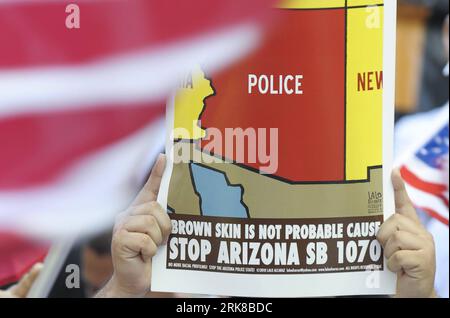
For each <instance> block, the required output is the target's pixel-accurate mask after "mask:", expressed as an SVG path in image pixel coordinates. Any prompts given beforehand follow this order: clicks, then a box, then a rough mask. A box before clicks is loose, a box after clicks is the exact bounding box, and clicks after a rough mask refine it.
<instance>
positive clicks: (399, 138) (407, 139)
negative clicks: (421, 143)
mask: <svg viewBox="0 0 450 318" xmlns="http://www.w3.org/2000/svg"><path fill="white" fill-rule="evenodd" d="M448 110H449V104H448V102H447V104H445V105H444V106H441V107H438V108H435V109H433V110H430V111H427V112H421V113H416V114H413V115H408V116H405V117H403V118H401V119H400V120H399V121H398V122H397V123H396V125H395V154H396V156H398V155H400V154H401V153H402V152H403V151H404V150H405V149H407V148H408V147H409V146H410V145H411V143H412V142H414V141H415V140H417V138H420V136H421V135H422V134H423V133H424V132H425V131H428V130H429V129H430V126H431V125H433V123H434V122H435V120H436V118H438V117H441V116H442V115H443V114H446V116H448Z"/></svg>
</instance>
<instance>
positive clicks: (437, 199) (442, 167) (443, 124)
mask: <svg viewBox="0 0 450 318" xmlns="http://www.w3.org/2000/svg"><path fill="white" fill-rule="evenodd" d="M409 154H410V155H409V156H408V157H406V159H405V160H402V162H403V163H402V164H401V165H400V172H401V174H402V177H403V179H404V180H405V182H406V186H407V190H408V193H409V195H410V197H411V200H412V201H413V203H414V204H415V206H416V207H417V208H418V209H421V210H423V211H425V212H426V213H428V214H429V215H430V216H431V217H434V218H436V219H437V220H439V221H441V222H442V223H444V224H446V225H447V226H448V219H449V211H448V201H449V114H448V107H444V108H443V109H442V110H441V111H440V114H438V116H437V117H436V120H434V121H431V122H430V123H429V130H428V131H427V132H425V134H424V136H423V139H422V140H419V141H418V143H417V144H416V146H415V148H414V150H413V151H410V152H409Z"/></svg>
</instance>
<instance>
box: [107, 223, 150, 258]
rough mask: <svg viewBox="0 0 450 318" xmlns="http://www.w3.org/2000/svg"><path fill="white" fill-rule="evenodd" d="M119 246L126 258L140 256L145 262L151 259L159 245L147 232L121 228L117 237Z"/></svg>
mask: <svg viewBox="0 0 450 318" xmlns="http://www.w3.org/2000/svg"><path fill="white" fill-rule="evenodd" d="M115 240H116V242H117V243H116V244H117V248H118V250H119V252H120V253H121V255H122V256H123V257H124V258H133V257H136V256H140V257H141V258H142V260H143V261H144V262H148V261H151V259H152V257H153V256H154V255H155V254H156V251H157V250H158V247H157V246H156V244H155V242H153V240H152V238H151V237H150V236H148V235H147V234H142V233H136V232H128V231H126V230H121V231H120V233H118V235H117V236H116V238H115Z"/></svg>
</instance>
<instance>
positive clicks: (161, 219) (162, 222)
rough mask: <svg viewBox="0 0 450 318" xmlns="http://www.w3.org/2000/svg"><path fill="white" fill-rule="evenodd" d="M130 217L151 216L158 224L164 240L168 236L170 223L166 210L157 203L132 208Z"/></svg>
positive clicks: (170, 227)
mask: <svg viewBox="0 0 450 318" xmlns="http://www.w3.org/2000/svg"><path fill="white" fill-rule="evenodd" d="M130 215H153V216H154V217H155V219H156V220H157V222H158V224H159V227H160V229H161V232H162V234H163V236H164V238H167V236H169V235H170V232H171V230H172V223H171V221H170V218H169V215H168V214H167V212H166V210H164V209H163V208H162V207H161V205H160V204H159V203H158V202H156V201H152V202H150V203H144V204H141V205H139V206H137V207H134V208H133V209H132V210H131V211H130Z"/></svg>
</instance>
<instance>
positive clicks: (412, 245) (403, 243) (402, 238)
mask: <svg viewBox="0 0 450 318" xmlns="http://www.w3.org/2000/svg"><path fill="white" fill-rule="evenodd" d="M424 242H425V241H424V239H423V238H422V237H421V236H418V235H415V234H412V233H410V232H405V231H397V232H395V233H394V234H393V235H392V236H391V237H390V238H389V240H388V241H387V243H386V246H385V247H384V255H385V256H386V258H387V259H389V258H390V257H391V256H392V255H393V254H394V253H395V252H397V251H400V250H415V251H417V250H420V249H422V248H423V246H424Z"/></svg>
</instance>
